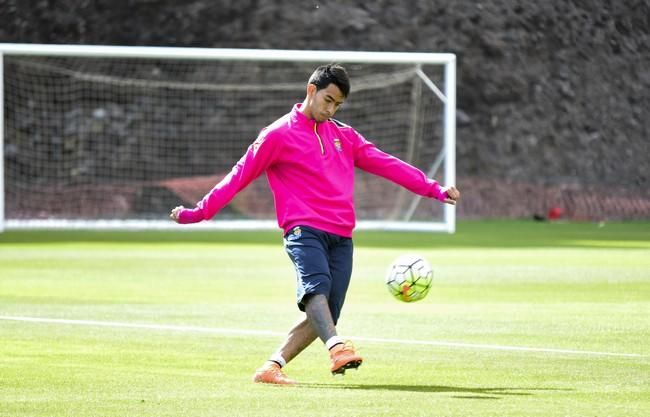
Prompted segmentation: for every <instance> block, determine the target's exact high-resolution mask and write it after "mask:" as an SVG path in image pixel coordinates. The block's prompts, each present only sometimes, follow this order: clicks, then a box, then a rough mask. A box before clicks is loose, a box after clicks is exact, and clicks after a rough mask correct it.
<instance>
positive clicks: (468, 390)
mask: <svg viewBox="0 0 650 417" xmlns="http://www.w3.org/2000/svg"><path fill="white" fill-rule="evenodd" d="M298 386H300V387H305V388H320V389H322V388H330V389H349V390H377V391H408V392H429V393H451V394H457V395H454V396H453V397H455V398H465V399H480V400H498V399H500V398H501V397H504V396H525V395H533V393H534V392H535V391H570V390H569V389H565V388H515V387H453V386H447V385H393V384H343V383H341V384H316V383H313V384H310V383H306V384H299V385H298Z"/></svg>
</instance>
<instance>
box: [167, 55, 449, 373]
mask: <svg viewBox="0 0 650 417" xmlns="http://www.w3.org/2000/svg"><path fill="white" fill-rule="evenodd" d="M349 91H350V81H349V78H348V74H347V72H346V70H345V69H344V68H343V67H342V66H340V65H338V64H330V65H324V66H320V67H318V68H317V69H316V70H315V71H314V73H313V74H312V75H311V77H310V78H309V81H308V83H307V92H306V97H305V99H304V101H303V102H302V103H299V104H295V105H294V106H293V108H292V109H291V111H290V112H289V113H288V114H286V115H284V116H282V117H281V118H279V119H278V120H276V121H275V122H273V123H272V124H271V125H269V126H267V127H266V128H264V129H263V130H262V131H261V132H260V134H259V136H258V137H257V139H256V140H255V141H254V142H253V143H252V144H251V145H250V146H249V147H248V150H247V151H246V153H245V154H244V155H243V156H242V157H241V159H240V160H239V161H238V162H237V163H236V164H235V166H234V167H233V168H232V170H231V171H230V173H229V174H228V175H227V176H226V177H224V178H223V179H222V180H221V182H219V183H218V184H217V185H216V186H215V187H214V188H213V189H212V190H211V191H210V192H209V193H208V194H207V195H206V196H205V197H204V198H203V199H202V200H201V201H199V202H198V204H197V206H196V207H195V208H185V207H183V206H179V207H176V208H174V209H173V210H172V211H171V214H170V217H171V218H172V219H173V220H174V221H176V222H178V223H182V224H186V223H196V222H200V221H202V220H207V219H210V218H212V217H213V216H214V215H215V214H216V213H217V212H218V211H219V210H221V209H222V208H223V207H224V206H225V205H226V204H228V203H229V202H230V201H231V200H232V199H233V197H234V196H235V195H236V194H237V193H238V192H239V191H240V190H242V189H243V188H244V187H246V186H247V185H248V184H250V182H251V181H253V180H254V179H256V178H257V177H259V176H260V175H261V174H262V173H263V172H266V175H267V179H268V182H269V186H270V187H271V191H272V192H273V198H274V200H275V209H276V215H277V220H278V225H279V226H280V228H282V230H283V231H284V247H285V249H286V252H287V253H288V255H289V258H290V259H291V261H292V262H293V265H294V267H295V270H296V276H297V304H298V308H299V309H300V310H301V311H304V312H305V315H304V316H303V318H302V319H301V320H300V321H299V322H298V323H297V324H296V325H295V326H294V327H293V328H292V329H291V330H290V331H289V334H288V335H287V338H286V339H285V341H284V342H283V343H282V345H281V346H280V347H279V349H278V350H277V351H276V352H275V353H273V354H272V355H271V357H270V358H269V360H268V361H266V362H265V363H264V365H263V366H262V367H261V368H259V369H258V370H257V371H256V372H255V374H254V375H253V381H254V382H261V383H271V384H295V383H296V381H294V380H292V379H289V378H288V377H287V376H286V375H285V374H284V372H283V371H282V368H283V367H284V366H285V365H286V364H287V363H288V362H289V361H291V360H292V359H293V358H295V357H296V356H297V355H298V354H299V353H300V352H302V351H303V350H304V349H305V348H306V347H307V346H309V345H310V344H311V343H312V342H313V341H314V340H316V338H317V337H318V338H320V339H321V340H322V341H323V343H324V344H325V347H326V348H327V349H328V350H329V355H330V359H331V367H330V371H331V372H332V374H344V373H345V371H346V369H353V368H358V367H359V366H360V365H361V363H362V361H363V359H362V358H361V356H359V355H358V354H357V352H356V351H355V348H354V346H353V345H352V344H351V343H350V342H349V341H346V340H344V339H343V338H341V337H340V336H339V335H338V334H337V332H336V323H337V321H338V318H339V315H340V314H341V308H342V307H343V302H344V300H345V294H346V292H347V289H348V284H349V282H350V276H351V274H352V230H353V229H354V226H355V211H354V202H353V194H354V170H355V167H358V168H360V169H362V170H364V171H367V172H370V173H372V174H375V175H379V176H382V177H384V178H386V179H388V180H391V181H393V182H395V183H397V184H399V185H401V186H403V187H405V188H407V189H408V190H410V191H412V192H414V193H417V194H419V195H422V196H424V197H430V198H433V199H436V200H439V201H441V202H443V203H447V204H456V202H457V201H458V198H459V197H460V193H459V191H458V190H457V189H456V188H455V187H454V186H449V187H446V188H445V187H441V186H440V185H439V184H438V183H437V182H436V181H434V180H432V179H429V178H427V176H426V175H425V174H424V173H423V172H422V171H420V170H419V169H417V168H415V167H413V166H412V165H409V164H407V163H406V162H404V161H402V160H400V159H398V158H396V157H394V156H392V155H389V154H387V153H384V152H382V151H381V150H379V149H378V148H377V147H376V146H375V145H374V144H372V143H371V142H369V141H368V140H366V139H365V138H364V137H363V136H361V134H359V133H358V132H357V131H356V130H354V129H353V128H352V127H350V126H348V125H346V124H343V123H341V122H339V121H338V120H335V119H333V118H332V117H333V116H334V114H335V113H336V111H337V110H338V109H339V107H340V106H341V105H342V104H343V102H344V101H345V99H346V98H347V96H348V93H349Z"/></svg>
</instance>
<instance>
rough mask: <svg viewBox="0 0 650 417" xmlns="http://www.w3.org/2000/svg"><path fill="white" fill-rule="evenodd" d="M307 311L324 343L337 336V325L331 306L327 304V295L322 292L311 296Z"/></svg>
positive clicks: (310, 321)
mask: <svg viewBox="0 0 650 417" xmlns="http://www.w3.org/2000/svg"><path fill="white" fill-rule="evenodd" d="M305 313H307V321H309V324H311V327H312V328H313V330H314V332H315V333H316V334H317V335H318V337H320V340H322V341H323V343H325V342H327V341H328V340H329V339H330V338H331V337H333V336H336V327H335V326H334V320H332V313H331V311H330V306H329V304H327V297H325V296H324V295H322V294H314V295H312V296H311V297H309V299H308V300H307V302H306V303H305Z"/></svg>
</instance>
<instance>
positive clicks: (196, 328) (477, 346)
mask: <svg viewBox="0 0 650 417" xmlns="http://www.w3.org/2000/svg"><path fill="white" fill-rule="evenodd" d="M0 320H7V321H21V322H30V323H47V324H69V325H76V326H99V327H117V328H130V329H147V330H167V331H179V332H193V333H208V334H221V335H242V336H259V337H284V336H286V333H281V332H273V331H268V330H246V329H225V328H218V327H200V326H184V325H173V324H145V323H123V322H116V321H96V320H70V319H52V318H44V317H20V316H0ZM350 337H351V338H352V339H353V340H355V341H357V340H358V341H364V342H371V343H387V344H398V345H420V346H442V347H453V348H464V349H483V350H503V351H517V352H534V353H555V354H571V355H586V356H614V357H626V358H647V357H648V355H642V354H639V353H619V352H598V351H590V350H574V349H555V348H539V347H527V346H506V345H491V344H481V343H460V342H441V341H432V340H407V339H383V338H376V337H357V336H350Z"/></svg>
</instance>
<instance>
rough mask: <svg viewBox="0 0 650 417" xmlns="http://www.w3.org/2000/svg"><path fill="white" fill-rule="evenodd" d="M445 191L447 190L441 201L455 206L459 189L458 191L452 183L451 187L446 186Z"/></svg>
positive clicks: (458, 196)
mask: <svg viewBox="0 0 650 417" xmlns="http://www.w3.org/2000/svg"><path fill="white" fill-rule="evenodd" d="M445 191H447V198H445V199H444V200H443V203H447V204H451V205H452V206H455V205H456V203H457V202H458V199H459V198H460V191H458V189H457V188H456V187H454V186H453V185H452V186H451V187H448V188H447V189H446V190H445Z"/></svg>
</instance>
